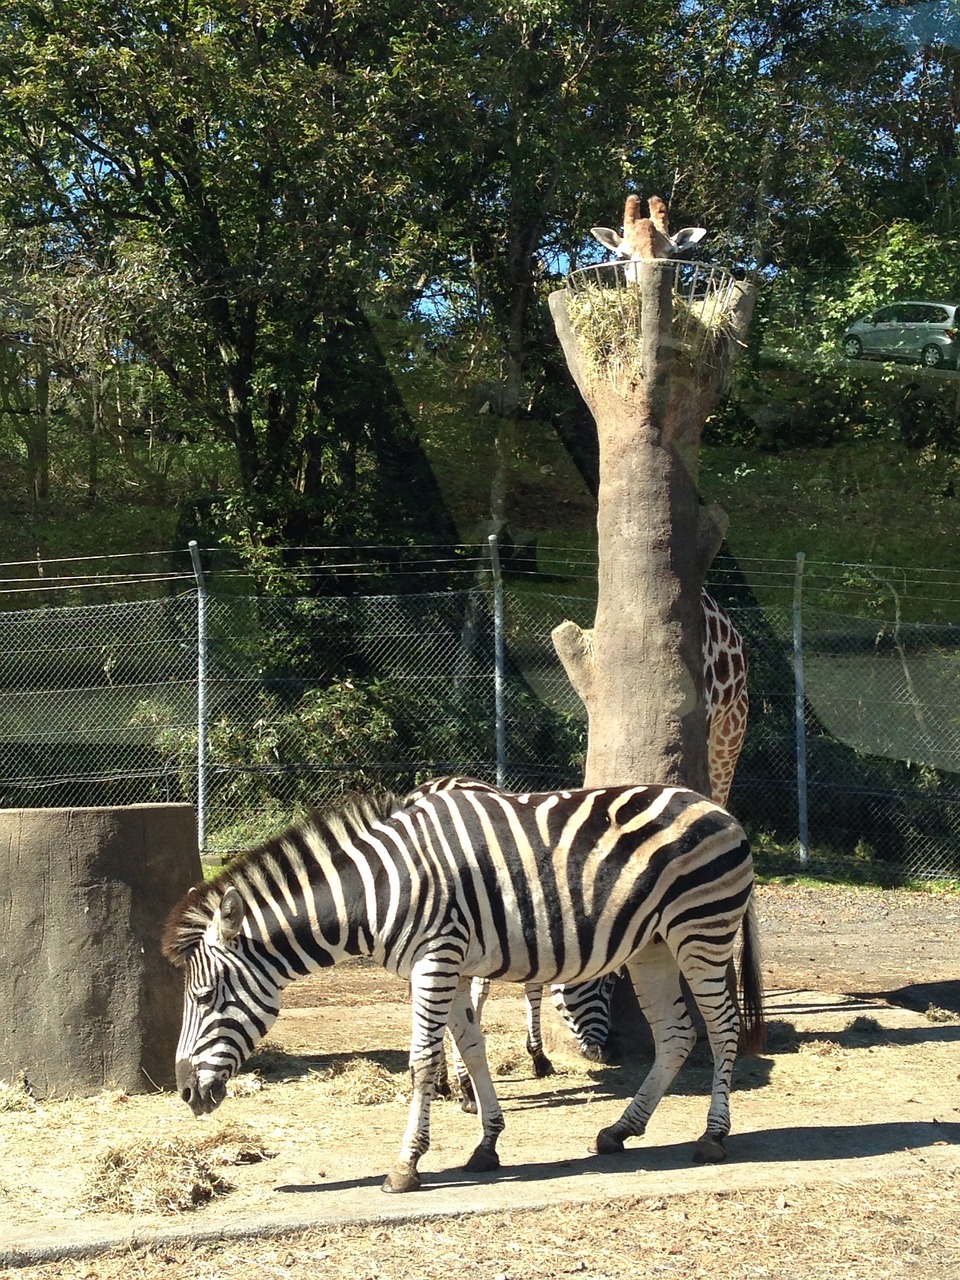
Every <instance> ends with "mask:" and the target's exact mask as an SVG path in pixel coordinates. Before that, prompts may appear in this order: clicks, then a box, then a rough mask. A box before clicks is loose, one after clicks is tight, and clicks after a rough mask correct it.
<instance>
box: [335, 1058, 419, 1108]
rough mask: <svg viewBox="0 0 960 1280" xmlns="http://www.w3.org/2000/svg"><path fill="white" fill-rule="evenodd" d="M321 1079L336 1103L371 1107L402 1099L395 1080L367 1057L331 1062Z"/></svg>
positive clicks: (395, 1078) (396, 1079) (384, 1069)
mask: <svg viewBox="0 0 960 1280" xmlns="http://www.w3.org/2000/svg"><path fill="white" fill-rule="evenodd" d="M323 1079H324V1081H325V1082H326V1083H328V1084H329V1088H330V1092H331V1093H332V1094H333V1095H334V1096H335V1097H336V1098H337V1099H338V1101H340V1102H346V1103H350V1104H352V1105H354V1106H360V1107H375V1106H378V1105H379V1104H380V1103H383V1102H396V1101H397V1100H398V1099H401V1098H402V1093H401V1090H400V1087H399V1078H398V1077H397V1076H394V1075H391V1074H390V1072H389V1071H388V1070H387V1069H386V1067H381V1066H380V1064H379V1063H377V1062H371V1060H370V1059H369V1058H351V1059H350V1060H349V1061H348V1062H338V1063H335V1064H334V1065H333V1066H332V1067H331V1068H330V1070H329V1072H328V1074H327V1075H326V1076H324V1077H323Z"/></svg>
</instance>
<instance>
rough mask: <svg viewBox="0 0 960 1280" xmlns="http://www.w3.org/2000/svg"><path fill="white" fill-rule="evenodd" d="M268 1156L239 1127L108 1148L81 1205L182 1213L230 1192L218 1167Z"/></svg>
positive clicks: (105, 1210)
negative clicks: (194, 1136) (196, 1138)
mask: <svg viewBox="0 0 960 1280" xmlns="http://www.w3.org/2000/svg"><path fill="white" fill-rule="evenodd" d="M268 1156H269V1152H267V1151H266V1150H264V1148H263V1146H262V1144H261V1143H260V1142H259V1141H258V1139H257V1138H256V1136H255V1135H254V1134H253V1133H252V1132H251V1131H250V1130H249V1129H247V1128H246V1127H245V1126H243V1125H228V1126H226V1127H224V1128H221V1129H217V1130H216V1131H215V1132H214V1133H211V1134H208V1135H206V1136H205V1137H204V1138H201V1139H200V1140H199V1141H196V1142H187V1141H185V1140H180V1139H165V1140H163V1141H159V1142H137V1143H131V1144H129V1145H126V1146H122V1147H111V1148H110V1150H108V1151H106V1152H104V1154H103V1155H102V1156H100V1158H99V1159H98V1160H97V1161H96V1162H95V1163H94V1166H93V1170H92V1173H91V1175H90V1184H91V1185H90V1190H89V1191H88V1192H87V1194H86V1195H85V1196H84V1197H83V1204H84V1207H85V1208H87V1209H90V1210H92V1211H93V1212H95V1213H132V1214H141V1213H163V1214H171V1213H184V1212H186V1211H187V1210H189V1209H196V1208H199V1206H201V1205H204V1204H207V1203H208V1201H210V1200H212V1199H213V1197H214V1196H220V1195H226V1194H227V1193H228V1192H230V1191H233V1190H234V1185H233V1183H231V1182H229V1181H228V1180H227V1179H226V1178H225V1177H224V1176H223V1175H222V1174H221V1173H219V1172H218V1169H219V1168H223V1167H224V1166H229V1165H238V1164H253V1163H256V1162H257V1161H259V1160H264V1159H267V1158H268Z"/></svg>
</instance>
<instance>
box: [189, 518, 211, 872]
mask: <svg viewBox="0 0 960 1280" xmlns="http://www.w3.org/2000/svg"><path fill="white" fill-rule="evenodd" d="M188 545H189V548H190V559H191V561H192V562H193V573H194V577H195V578H196V580H197V847H198V849H199V850H200V853H201V854H203V853H204V852H206V847H207V584H206V582H205V580H204V577H203V565H202V563H201V561H200V550H199V548H198V547H197V544H196V542H190V543H189V544H188Z"/></svg>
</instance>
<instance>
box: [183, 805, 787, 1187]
mask: <svg viewBox="0 0 960 1280" xmlns="http://www.w3.org/2000/svg"><path fill="white" fill-rule="evenodd" d="M752 889H753V863H752V859H751V857H750V849H749V845H748V843H747V839H746V836H745V834H744V832H743V830H742V828H741V827H740V826H739V825H738V823H737V822H736V821H735V820H734V819H733V818H732V817H731V816H730V814H728V813H727V812H726V810H724V809H721V808H720V807H719V806H717V805H715V804H713V803H712V801H709V800H706V799H704V797H703V796H699V795H697V794H695V793H694V792H691V791H686V790H683V789H680V788H675V787H660V786H657V787H607V788H602V789H595V790H582V791H562V792H547V793H544V794H540V795H520V796H512V795H507V794H504V793H501V792H497V791H489V790H485V789H480V788H455V789H452V790H447V791H438V792H434V793H432V794H427V795H422V796H420V797H419V798H418V799H417V800H415V801H413V802H412V803H407V804H404V803H403V802H400V803H399V804H398V803H397V802H396V801H394V800H393V799H392V798H391V797H386V798H383V799H380V800H374V799H370V798H366V799H360V800H357V801H354V802H352V803H351V804H348V805H345V806H344V807H343V808H342V809H341V810H339V811H335V812H331V813H328V814H325V815H315V816H314V817H313V818H311V819H310V820H309V821H307V822H306V823H304V824H303V825H301V826H298V827H293V828H291V829H290V830H289V831H288V832H286V833H285V834H284V835H282V836H280V837H278V838H277V839H276V840H273V841H270V842H268V843H267V844H265V845H262V846H261V847H259V848H258V849H254V850H252V851H250V852H249V853H247V854H245V855H241V857H240V858H238V859H237V860H235V861H234V862H233V863H232V864H231V865H230V866H229V867H227V868H225V869H224V870H223V871H221V872H220V874H219V875H218V876H217V877H216V878H215V879H214V880H212V881H210V883H209V884H206V885H202V886H198V887H196V888H194V889H192V890H190V892H189V893H188V894H187V895H186V897H185V898H184V900H183V901H182V902H181V903H180V904H179V906H178V907H177V908H175V910H174V911H173V913H172V914H171V917H170V919H169V920H168V922H167V927H166V930H165V935H164V951H165V954H166V955H167V957H168V959H170V960H171V961H172V962H173V963H175V964H178V965H180V966H182V967H183V968H184V969H185V970H186V973H185V984H184V1011H183V1025H182V1029H181V1033H180V1042H179V1045H178V1048H177V1064H176V1072H177V1086H178V1089H179V1090H180V1094H181V1096H182V1098H183V1099H184V1101H185V1102H187V1103H188V1104H189V1105H190V1107H191V1109H192V1110H193V1111H194V1112H195V1113H196V1114H197V1115H201V1114H204V1113H206V1112H209V1111H212V1110H213V1109H214V1108H215V1107H217V1106H218V1105H219V1104H220V1103H221V1102H222V1101H223V1098H224V1096H225V1094H226V1088H227V1081H228V1080H229V1079H230V1077H231V1076H233V1075H234V1074H235V1073H236V1072H237V1071H238V1070H239V1068H240V1067H241V1066H242V1064H243V1063H244V1062H245V1060H246V1059H247V1058H248V1057H249V1055H250V1054H251V1053H252V1052H253V1049H254V1047H255V1045H256V1044H257V1042H258V1041H259V1040H260V1039H262V1037H263V1036H264V1035H265V1034H266V1032H267V1031H268V1029H269V1028H270V1026H271V1025H272V1024H273V1022H274V1020H275V1019H276V1017H277V1014H278V1012H279V1010H280V996H281V992H282V991H283V989H284V987H286V986H287V984H288V983H289V982H291V981H293V980H294V979H295V978H297V977H299V976H301V975H303V974H307V973H310V972H313V971H314V970H316V969H319V968H323V967H324V966H326V965H331V964H335V963H337V961H339V960H342V959H344V958H346V957H348V956H368V957H370V958H372V959H374V960H377V961H378V962H379V963H380V964H382V965H383V966H384V968H386V969H387V970H388V971H389V972H391V973H394V974H397V975H398V976H399V977H402V978H407V979H409V981H410V988H411V1000H412V1006H413V1018H412V1021H413V1030H412V1036H411V1044H410V1072H411V1081H412V1098H411V1102H410V1113H409V1118H408V1123H407V1127H406V1131H405V1133H404V1136H403V1140H402V1143H401V1147H400V1152H399V1156H398V1159H397V1162H396V1164H395V1165H394V1167H393V1168H392V1169H391V1171H390V1172H389V1173H388V1175H387V1177H386V1180H385V1182H384V1184H383V1187H384V1190H386V1191H410V1190H413V1189H414V1188H416V1187H418V1186H419V1185H420V1174H419V1172H418V1170H417V1163H418V1161H419V1160H420V1158H421V1157H422V1156H423V1154H424V1152H426V1151H427V1150H428V1148H429V1145H430V1102H431V1099H432V1097H433V1092H434V1081H435V1079H436V1073H437V1067H438V1065H439V1060H440V1055H441V1053H442V1047H443V1035H444V1029H445V1028H446V1026H447V1024H448V1023H449V1025H450V1026H451V1028H452V1029H453V1034H454V1037H455V1038H456V1042H457V1046H458V1049H459V1051H460V1053H461V1055H462V1057H463V1059H464V1061H465V1062H466V1064H467V1068H468V1070H469V1072H470V1076H471V1079H472V1081H473V1085H474V1089H475V1091H476V1096H477V1103H478V1109H479V1116H480V1121H481V1127H482V1137H481V1140H480V1143H479V1145H478V1146H477V1147H476V1149H475V1151H474V1152H473V1154H472V1156H471V1157H470V1159H469V1161H468V1163H467V1166H466V1167H467V1169H468V1170H470V1171H473V1172H483V1171H488V1170H491V1169H495V1168H498V1167H499V1163H500V1162H499V1157H498V1155H497V1149H496V1148H497V1139H498V1137H499V1135H500V1133H501V1132H502V1130H503V1127H504V1121H503V1114H502V1112H501V1110H500V1105H499V1102H498V1100H497V1096H496V1092H495V1090H494V1086H493V1081H492V1079H491V1076H490V1071H489V1068H488V1066H487V1060H486V1054H485V1051H484V1043H483V1033H482V1031H481V1029H480V1026H479V1023H478V1022H477V1019H476V1016H475V1014H474V1010H473V1004H472V1002H471V999H470V979H471V978H472V977H474V976H476V977H484V978H500V979H505V980H507V981H513V982H539V983H541V984H546V983H551V982H575V981H584V980H591V979H593V978H596V977H599V976H600V975H601V974H604V973H608V972H611V971H613V970H615V969H619V968H620V967H621V966H622V965H626V966H627V969H628V972H629V973H630V976H631V979H632V980H633V983H634V986H635V988H636V991H637V996H638V998H639V1000H640V1003H641V1006H642V1007H643V1010H644V1013H645V1014H646V1017H647V1020H648V1022H649V1023H650V1026H651V1030H652V1032H653V1037H654V1045H655V1050H656V1056H655V1060H654V1063H653V1066H652V1067H651V1069H650V1071H649V1072H648V1074H647V1076H646V1078H645V1080H644V1081H643V1084H642V1085H641V1087H640V1090H639V1092H638V1093H637V1095H636V1097H635V1098H634V1099H633V1100H632V1101H631V1102H630V1103H629V1105H628V1106H627V1107H626V1109H625V1110H624V1112H623V1114H622V1115H621V1116H620V1118H619V1119H618V1120H617V1121H616V1122H615V1123H614V1124H612V1125H610V1126H609V1127H608V1128H605V1129H602V1130H601V1131H600V1133H599V1134H598V1136H597V1142H596V1149H597V1151H598V1152H600V1153H609V1152H613V1151H620V1150H622V1149H623V1144H624V1140H625V1139H626V1138H629V1137H633V1136H639V1135H640V1134H642V1133H643V1132H644V1130H645V1128H646V1125H647V1122H648V1120H649V1119H650V1116H651V1115H652V1114H653V1111H654V1109H655V1107H656V1105H657V1103H658V1102H659V1101H660V1099H661V1097H662V1096H663V1094H664V1092H665V1091H666V1089H667V1088H668V1087H669V1085H670V1082H671V1080H672V1079H673V1077H674V1076H675V1074H676V1072H677V1071H678V1070H679V1068H680V1066H681V1065H682V1063H683V1062H684V1060H685V1059H686V1057H687V1055H688V1054H689V1052H690V1049H691V1047H692V1045H693V1042H694V1039H695V1033H694V1030H693V1026H692V1023H691V1020H690V1017H689V1014H688V1013H687V1011H686V1004H685V1002H684V1000H683V996H682V991H681V986H680V978H681V974H682V975H683V977H684V978H685V979H686V981H687V983H688V984H689V986H690V989H691V990H692V992H693V995H694V998H695V999H696V1001H697V1004H698V1006H699V1008H700V1012H701V1014H702V1015H703V1019H704V1022H705V1024H706V1028H707V1034H708V1036H709V1039H710V1046H711V1049H712V1051H713V1059H714V1073H713V1089H712V1095H711V1100H710V1107H709V1110H708V1113H707V1125H706V1131H705V1133H704V1134H703V1136H702V1137H701V1138H700V1139H699V1140H698V1142H697V1143H696V1146H695V1148H694V1156H695V1158H696V1159H700V1160H720V1159H723V1158H724V1155H725V1151H724V1146H723V1143H724V1139H725V1138H726V1135H727V1133H728V1132H729V1129H730V1098H729V1095H730V1081H731V1075H732V1071H733V1061H734V1057H735V1055H736V1051H737V1036H738V1031H739V1029H740V1022H741V1018H740V1010H739V1009H738V1007H737V999H736V994H735V992H734V991H732V990H731V988H730V985H729V983H728V969H729V968H730V966H731V962H732V957H733V952H734V949H735V946H736V940H737V936H738V934H740V933H741V931H742V934H743V946H742V953H741V992H742V1003H743V1024H744V1032H745V1035H744V1044H745V1047H746V1048H747V1049H748V1050H749V1049H755V1048H758V1047H759V1043H760V1041H761V1039H762V1028H763V1009H762V991H761V984H760V976H759V956H758V949H757V937H756V925H755V920H754V913H753V909H752Z"/></svg>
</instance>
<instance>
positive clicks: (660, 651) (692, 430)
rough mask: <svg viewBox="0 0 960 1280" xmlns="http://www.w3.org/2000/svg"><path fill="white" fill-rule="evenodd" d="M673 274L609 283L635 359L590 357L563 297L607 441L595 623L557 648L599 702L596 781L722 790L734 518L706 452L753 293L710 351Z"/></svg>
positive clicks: (652, 267)
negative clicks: (713, 574)
mask: <svg viewBox="0 0 960 1280" xmlns="http://www.w3.org/2000/svg"><path fill="white" fill-rule="evenodd" d="M674 273H675V267H674V266H673V265H672V264H668V263H662V262H650V263H644V264H643V265H642V267H641V268H640V271H639V282H638V283H627V285H626V287H625V288H619V289H618V290H612V289H602V290H601V292H602V293H603V294H604V295H606V298H605V300H604V299H601V302H603V304H604V305H608V304H609V303H611V301H612V300H613V299H615V298H617V297H618V296H621V297H622V299H623V303H624V307H625V323H626V324H629V323H631V322H632V323H634V325H635V331H634V333H633V334H632V336H631V335H627V347H626V349H627V351H628V354H629V352H630V351H632V352H633V356H634V358H633V362H632V364H629V363H628V364H627V365H626V366H625V365H624V363H623V361H622V360H619V358H618V360H617V361H616V362H614V363H611V364H610V365H609V366H608V365H606V364H605V363H604V361H603V360H602V359H601V360H600V361H599V362H598V361H597V359H596V358H595V353H594V354H589V352H590V347H589V343H585V341H584V339H585V336H586V334H585V330H584V327H583V322H582V321H581V322H579V323H578V328H577V329H576V330H575V328H574V326H573V325H572V323H571V311H570V296H569V294H568V291H567V290H560V291H559V292H557V293H554V294H552V295H551V298H550V309H551V312H552V314H553V319H554V323H555V325H556V328H557V333H558V336H559V338H560V342H561V344H562V346H563V350H564V355H565V356H566V359H567V363H568V365H569V367H570V370H571V373H572V374H573V376H574V378H575V380H576V382H577V385H578V387H579V388H580V391H581V393H582V395H583V397H584V399H585V400H586V402H587V404H588V406H589V407H590V410H591V412H592V413H593V416H594V418H595V420H596V423H597V431H598V434H599V448H600V489H599V498H598V517H597V534H598V555H599V578H598V593H597V612H596V619H595V627H594V630H593V631H592V632H584V631H582V630H581V629H580V628H579V627H577V626H576V625H575V624H574V623H571V622H565V623H562V624H561V625H560V626H559V627H558V628H556V630H555V631H554V644H555V646H556V648H557V652H558V654H559V656H560V659H561V661H562V662H563V664H564V667H565V669H566V672H567V675H568V676H569V678H570V681H571V683H572V684H573V686H574V688H575V690H576V691H577V693H578V694H579V696H580V698H581V699H582V701H583V703H584V705H585V707H586V709H587V715H588V718H589V736H588V748H587V765H586V772H585V777H584V782H585V784H586V785H588V786H607V785H614V784H620V783H631V782H643V783H672V784H679V785H683V786H690V787H693V788H694V789H695V790H697V791H701V792H704V793H709V780H708V772H707V734H706V712H705V703H704V692H703V635H702V630H701V628H702V622H701V616H702V615H701V604H700V593H701V590H702V588H703V584H704V580H705V578H706V573H707V569H708V568H709V566H710V563H711V561H712V559H713V557H714V555H715V554H716V552H717V550H718V549H719V546H720V543H721V541H722V539H723V534H724V532H725V530H726V517H725V516H724V514H723V513H722V512H721V511H720V510H719V508H703V507H701V505H700V500H699V493H698V488H697V481H698V476H697V471H698V452H699V444H700V435H701V433H702V431H703V425H704V422H705V420H706V417H707V414H708V413H709V412H710V410H711V408H712V407H713V406H714V405H715V404H716V402H717V400H718V399H719V396H720V394H721V392H722V389H723V386H724V383H725V381H726V377H727V375H728V373H729V368H730V365H731V364H732V360H733V356H734V354H735V349H736V346H737V345H738V343H739V338H740V335H741V334H742V333H743V332H744V331H745V330H746V326H747V323H748V321H749V315H750V312H751V310H752V306H753V298H754V293H753V290H752V289H751V288H750V287H748V286H734V287H733V289H732V291H731V292H730V299H731V303H730V309H729V317H728V319H727V322H726V324H725V327H724V329H723V330H722V332H720V333H719V335H714V334H710V335H708V337H709V352H708V358H704V353H703V350H698V349H697V344H696V343H692V342H691V339H690V335H689V332H688V331H685V332H684V333H682V334H675V333H674V323H673V309H674V303H673V285H674ZM595 287H598V286H595ZM636 290H638V291H639V304H640V308H639V323H636V302H637V293H635V292H634V291H636ZM613 305H617V303H616V302H613ZM629 308H633V312H632V320H631V313H630V311H629ZM586 314H587V315H588V316H589V308H588V309H587V312H586ZM587 323H588V324H589V323H590V321H589V319H588V320H587ZM624 368H626V370H627V372H626V373H624Z"/></svg>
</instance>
